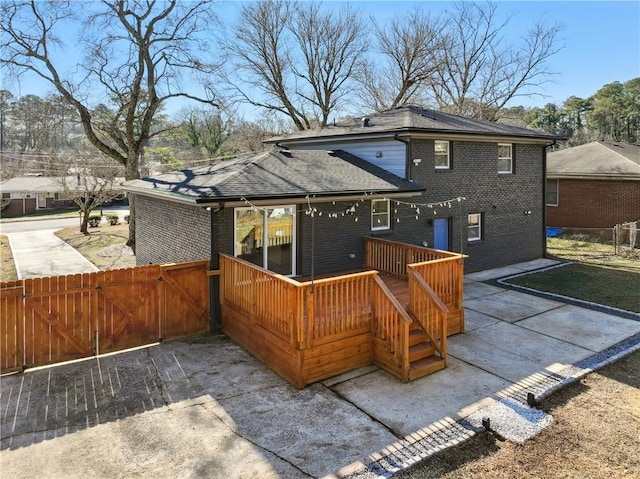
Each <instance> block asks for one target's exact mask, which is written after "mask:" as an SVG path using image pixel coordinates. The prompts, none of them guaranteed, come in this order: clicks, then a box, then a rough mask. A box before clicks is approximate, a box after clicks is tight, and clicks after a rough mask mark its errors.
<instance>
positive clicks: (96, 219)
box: [89, 216, 102, 228]
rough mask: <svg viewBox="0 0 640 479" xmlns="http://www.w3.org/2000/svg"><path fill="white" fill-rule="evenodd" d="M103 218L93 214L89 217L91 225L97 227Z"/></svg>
mask: <svg viewBox="0 0 640 479" xmlns="http://www.w3.org/2000/svg"><path fill="white" fill-rule="evenodd" d="M101 219H102V217H100V216H91V217H90V218H89V226H91V227H93V228H95V227H97V226H98V225H99V224H100V220H101Z"/></svg>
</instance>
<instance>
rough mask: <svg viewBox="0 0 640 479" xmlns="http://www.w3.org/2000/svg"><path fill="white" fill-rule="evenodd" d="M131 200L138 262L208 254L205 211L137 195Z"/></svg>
mask: <svg viewBox="0 0 640 479" xmlns="http://www.w3.org/2000/svg"><path fill="white" fill-rule="evenodd" d="M134 201H135V211H136V262H137V264H138V265H145V264H155V263H174V262H175V263H179V262H183V261H195V260H201V259H209V258H210V257H211V222H210V212H209V211H207V210H206V209H204V208H201V207H198V206H189V205H182V204H179V203H174V202H170V201H163V200H160V199H156V198H151V197H148V196H141V195H135V196H134Z"/></svg>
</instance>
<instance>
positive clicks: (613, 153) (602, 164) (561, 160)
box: [547, 141, 640, 180]
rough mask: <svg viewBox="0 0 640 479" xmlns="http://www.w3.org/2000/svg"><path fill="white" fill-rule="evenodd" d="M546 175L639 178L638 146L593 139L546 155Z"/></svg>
mask: <svg viewBox="0 0 640 479" xmlns="http://www.w3.org/2000/svg"><path fill="white" fill-rule="evenodd" d="M547 176H548V177H549V178H576V177H580V178H613V179H635V180H640V147H639V146H636V145H629V144H623V143H619V144H618V143H615V144H612V143H604V142H600V141H593V142H591V143H587V144H585V145H580V146H574V147H572V148H566V149H564V150H560V151H555V152H551V153H549V154H548V155H547Z"/></svg>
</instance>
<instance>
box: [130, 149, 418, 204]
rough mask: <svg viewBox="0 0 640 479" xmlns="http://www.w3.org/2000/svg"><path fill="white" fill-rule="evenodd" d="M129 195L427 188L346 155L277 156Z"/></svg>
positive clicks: (192, 173)
mask: <svg viewBox="0 0 640 479" xmlns="http://www.w3.org/2000/svg"><path fill="white" fill-rule="evenodd" d="M123 188H124V189H125V190H126V191H130V192H132V193H138V194H146V195H152V196H163V197H165V198H167V199H172V198H173V199H174V200H181V201H183V202H185V201H186V202H194V203H200V204H206V203H219V202H229V201H240V200H242V199H243V198H244V199H247V200H258V199H287V198H305V197H306V196H307V195H311V196H315V197H327V196H347V195H354V194H363V193H381V194H385V195H389V196H394V195H398V194H405V196H406V193H418V192H421V191H423V190H424V188H423V187H422V186H420V185H418V184H416V183H413V182H411V181H407V180H404V179H402V178H399V177H398V176H396V175H394V174H392V173H389V172H388V171H386V170H383V169H382V168H379V167H377V166H375V165H373V164H371V163H369V162H367V161H364V160H362V159H360V158H358V157H356V156H353V155H350V154H349V153H347V152H344V151H341V150H336V151H320V150H279V151H276V150H274V151H265V152H262V153H257V154H249V155H243V156H239V157H237V158H234V159H231V160H217V161H214V162H213V163H212V164H210V165H207V166H202V167H198V168H194V169H191V170H182V171H176V172H172V173H166V174H161V175H158V176H155V177H152V178H145V179H140V180H133V181H128V182H126V183H124V184H123Z"/></svg>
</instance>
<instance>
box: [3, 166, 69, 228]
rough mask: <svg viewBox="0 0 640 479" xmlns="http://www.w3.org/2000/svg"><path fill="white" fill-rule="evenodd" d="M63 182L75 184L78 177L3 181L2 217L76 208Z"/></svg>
mask: <svg viewBox="0 0 640 479" xmlns="http://www.w3.org/2000/svg"><path fill="white" fill-rule="evenodd" d="M63 181H66V182H67V183H68V184H73V182H75V181H76V177H75V176H69V177H66V178H59V177H48V176H20V177H15V178H10V179H8V180H6V181H3V182H2V183H0V192H2V204H3V208H2V216H3V217H5V218H9V217H14V216H22V215H26V214H30V213H35V212H36V211H38V210H42V209H47V208H69V207H74V206H75V203H74V202H73V200H71V199H68V198H66V197H65V194H64V187H63Z"/></svg>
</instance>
